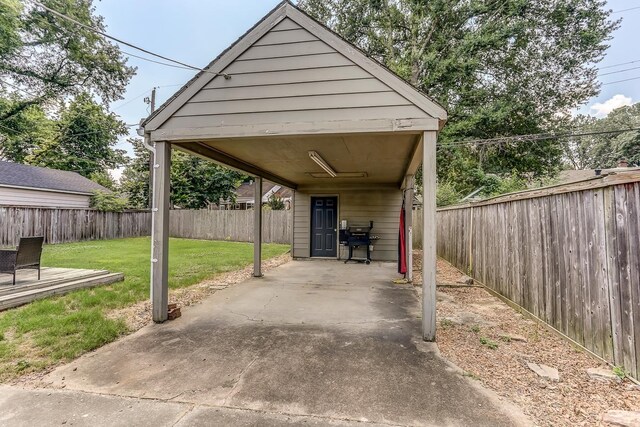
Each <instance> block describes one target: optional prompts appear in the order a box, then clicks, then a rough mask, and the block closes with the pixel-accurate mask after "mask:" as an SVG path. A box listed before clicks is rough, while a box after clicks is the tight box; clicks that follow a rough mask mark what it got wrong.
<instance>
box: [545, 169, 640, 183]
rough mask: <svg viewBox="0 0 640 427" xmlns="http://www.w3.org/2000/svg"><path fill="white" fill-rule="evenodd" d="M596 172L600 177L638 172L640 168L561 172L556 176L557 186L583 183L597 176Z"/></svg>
mask: <svg viewBox="0 0 640 427" xmlns="http://www.w3.org/2000/svg"><path fill="white" fill-rule="evenodd" d="M596 170H599V171H600V175H602V176H604V175H610V174H614V173H626V172H637V171H640V167H621V168H620V167H618V168H611V169H582V170H563V171H561V172H560V173H559V174H558V178H557V183H558V184H570V183H573V182H579V181H584V180H587V179H591V178H595V177H597V176H599V175H597V174H596Z"/></svg>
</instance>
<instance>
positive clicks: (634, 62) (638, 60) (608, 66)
mask: <svg viewBox="0 0 640 427" xmlns="http://www.w3.org/2000/svg"><path fill="white" fill-rule="evenodd" d="M638 62H640V59H636V60H635V61H629V62H621V63H619V64H613V65H607V66H606V67H600V68H599V69H600V70H605V69H607V68H615V67H620V66H621V65H629V64H636V63H638Z"/></svg>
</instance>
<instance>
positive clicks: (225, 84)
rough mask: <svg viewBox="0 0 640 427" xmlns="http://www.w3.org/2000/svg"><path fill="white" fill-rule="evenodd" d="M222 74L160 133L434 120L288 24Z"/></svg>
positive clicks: (328, 47)
mask: <svg viewBox="0 0 640 427" xmlns="http://www.w3.org/2000/svg"><path fill="white" fill-rule="evenodd" d="M224 72H225V73H227V74H229V75H231V78H230V79H228V80H227V79H225V78H224V77H215V78H213V79H212V80H211V81H210V82H209V83H208V84H206V85H205V86H204V87H203V88H202V89H201V90H200V91H198V92H196V93H195V94H194V96H192V97H191V98H190V99H189V101H188V102H187V103H186V104H184V105H183V106H182V107H181V108H180V109H178V110H177V111H176V112H175V113H174V114H173V115H172V116H171V118H170V119H169V120H168V121H166V122H165V123H164V124H163V125H162V126H161V128H162V129H167V130H170V129H182V128H198V127H212V126H213V127H215V126H223V125H224V126H234V125H243V124H249V123H251V124H256V123H263V124H271V123H280V122H289V123H290V122H315V121H318V118H321V119H322V120H325V121H327V120H328V121H331V120H366V119H387V118H389V119H398V118H428V117H430V116H429V115H428V114H427V113H425V112H424V111H423V110H421V109H420V108H418V107H416V106H415V105H414V104H413V103H412V102H410V101H409V100H407V99H406V98H405V97H403V96H401V95H400V94H398V93H397V92H396V91H394V90H392V89H391V88H390V87H389V86H387V85H386V84H384V83H382V82H381V81H380V80H379V79H378V78H376V77H374V76H373V75H371V74H370V73H369V72H367V71H365V70H364V69H363V68H362V67H360V66H358V65H356V64H355V63H354V62H353V61H352V60H351V59H349V58H347V57H346V56H344V55H343V54H341V53H339V52H338V51H336V50H335V49H334V48H333V47H332V46H330V45H328V44H326V43H325V42H324V41H322V40H320V39H319V38H318V37H316V36H315V35H314V34H311V33H310V32H309V31H307V30H306V29H303V28H302V27H301V26H300V25H298V24H297V23H295V22H294V21H293V20H291V19H288V18H287V19H285V20H283V21H281V22H280V23H279V24H278V25H276V26H275V27H274V28H273V29H271V30H270V31H269V32H268V33H266V34H265V35H264V36H263V37H262V38H260V39H259V40H258V41H256V42H255V43H254V44H253V45H252V46H251V47H249V48H248V49H247V50H245V51H244V52H243V53H242V54H241V55H240V56H239V57H238V58H237V59H236V60H235V61H233V62H231V63H230V64H229V65H228V66H227V67H226V68H225V69H224Z"/></svg>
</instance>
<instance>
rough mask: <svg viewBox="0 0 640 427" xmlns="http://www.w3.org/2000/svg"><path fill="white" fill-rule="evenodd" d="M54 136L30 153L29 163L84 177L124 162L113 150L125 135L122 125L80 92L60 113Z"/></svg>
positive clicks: (125, 130) (123, 158) (100, 172)
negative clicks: (73, 172) (31, 156)
mask: <svg viewBox="0 0 640 427" xmlns="http://www.w3.org/2000/svg"><path fill="white" fill-rule="evenodd" d="M57 126H58V130H57V135H56V137H55V138H54V139H53V140H52V141H50V142H48V143H46V144H45V145H42V146H40V147H39V148H37V149H36V150H34V154H33V158H32V160H31V161H30V163H32V164H37V165H39V166H45V167H50V168H53V169H62V170H69V171H75V172H78V173H79V174H80V175H83V176H85V177H87V178H89V177H91V176H92V175H94V174H103V175H104V174H105V173H107V171H108V170H110V169H114V168H116V167H118V166H122V165H124V164H125V162H126V157H125V151H124V150H120V149H116V148H114V147H115V145H116V144H117V143H118V138H119V137H120V136H122V135H125V134H126V133H127V128H126V126H125V124H124V123H123V122H122V121H120V120H119V119H118V118H117V116H116V115H115V114H113V113H108V112H107V111H106V110H105V109H104V107H102V106H101V105H98V104H96V103H95V102H94V101H93V100H92V99H91V97H90V96H89V95H88V94H86V93H84V94H81V95H79V96H78V97H77V98H76V99H75V100H73V101H72V102H71V104H70V105H69V106H68V107H67V108H65V109H63V110H62V112H61V113H60V120H59V121H58V122H57Z"/></svg>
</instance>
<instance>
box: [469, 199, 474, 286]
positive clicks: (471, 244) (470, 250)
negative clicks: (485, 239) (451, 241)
mask: <svg viewBox="0 0 640 427" xmlns="http://www.w3.org/2000/svg"><path fill="white" fill-rule="evenodd" d="M470 211H471V212H470V215H471V218H470V220H469V276H471V277H473V206H471V209H470Z"/></svg>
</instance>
